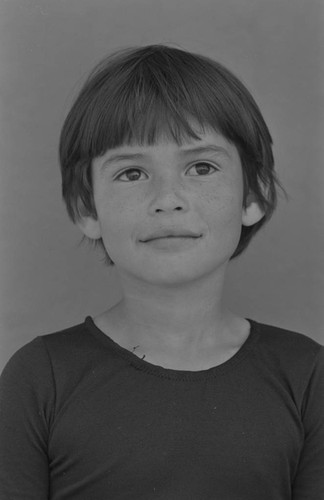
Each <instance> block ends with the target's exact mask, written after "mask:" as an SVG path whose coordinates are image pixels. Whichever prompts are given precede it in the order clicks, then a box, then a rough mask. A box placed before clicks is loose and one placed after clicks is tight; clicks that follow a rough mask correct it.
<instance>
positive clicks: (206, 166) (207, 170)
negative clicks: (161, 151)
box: [187, 161, 219, 177]
mask: <svg viewBox="0 0 324 500" xmlns="http://www.w3.org/2000/svg"><path fill="white" fill-rule="evenodd" d="M194 169H195V170H196V173H193V174H189V175H192V176H195V177H197V176H202V175H211V174H212V173H213V172H216V171H217V170H219V169H218V168H216V167H215V166H214V165H211V164H210V163H207V162H205V161H200V162H197V163H195V164H194V165H192V166H191V167H190V168H189V169H188V171H187V172H189V171H190V170H194Z"/></svg>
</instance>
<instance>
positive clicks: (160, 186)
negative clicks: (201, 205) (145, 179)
mask: <svg viewBox="0 0 324 500" xmlns="http://www.w3.org/2000/svg"><path fill="white" fill-rule="evenodd" d="M153 189H154V194H153V199H152V201H151V203H150V207H149V212H150V214H152V215H154V214H156V213H170V212H175V211H178V212H181V211H183V212H186V211H187V210H188V209H189V204H188V200H187V198H186V196H185V194H184V192H183V187H182V186H181V183H180V182H179V181H177V180H176V179H175V178H174V177H172V178H170V179H160V180H159V181H157V182H156V183H155V186H154V188H153Z"/></svg>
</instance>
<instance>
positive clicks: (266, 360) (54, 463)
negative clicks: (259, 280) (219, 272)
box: [0, 317, 324, 500]
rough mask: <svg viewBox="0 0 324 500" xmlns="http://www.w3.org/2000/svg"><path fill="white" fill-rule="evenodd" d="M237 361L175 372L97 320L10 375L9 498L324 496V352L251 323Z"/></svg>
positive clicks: (39, 341) (33, 348)
mask: <svg viewBox="0 0 324 500" xmlns="http://www.w3.org/2000/svg"><path fill="white" fill-rule="evenodd" d="M249 321H250V324H251V331H250V336H249V337H248V339H247V340H246V342H245V343H244V345H243V346H242V347H241V349H240V350H239V351H238V352H237V353H236V354H235V355H234V356H233V357H232V358H231V359H229V360H228V361H226V362H225V363H223V364H221V365H219V366H216V367H213V368H210V369H208V370H202V371H183V370H182V371H180V370H171V369H166V368H163V367H160V366H156V365H153V364H151V363H148V362H147V361H145V360H142V359H140V358H139V357H137V356H136V355H135V354H133V353H131V352H130V351H128V350H126V349H124V348H122V347H121V346H119V345H118V344H116V343H115V342H114V341H113V340H112V339H110V338H109V337H108V336H107V335H105V334H104V333H103V332H102V331H101V330H99V329H98V328H97V327H96V325H95V324H94V322H93V320H92V319H91V318H90V317H88V318H87V319H86V321H85V322H84V323H83V324H80V325H77V326H74V327H72V328H69V329H66V330H64V331H61V332H58V333H54V334H50V335H44V336H41V337H37V338H36V339H34V340H33V341H32V342H30V343H29V344H27V345H25V346H24V347H23V348H22V349H20V350H19V351H18V352H17V353H16V354H15V355H14V356H13V357H12V358H11V360H10V361H9V363H8V364H7V366H6V367H5V369H4V371H3V374H2V377H1V392H0V394H1V400H0V405H1V406H0V498H1V500H9V499H10V500H18V499H23V500H31V499H33V500H44V499H47V498H49V499H51V500H63V499H68V500H81V499H82V500H109V499H113V500H119V499H123V500H126V499H132V500H135V499H136V500H142V499H143V500H144V499H145V500H154V499H156V500H158V499H159V500H190V499H194V500H209V499H210V500H288V499H289V500H290V499H293V500H321V499H324V353H323V351H324V349H323V348H322V347H321V346H320V345H319V344H318V343H316V342H315V341H313V340H311V339H310V338H308V337H306V336H304V335H301V334H298V333H295V332H290V331H287V330H283V329H279V328H276V327H273V326H267V325H262V324H260V323H257V322H255V321H252V320H249Z"/></svg>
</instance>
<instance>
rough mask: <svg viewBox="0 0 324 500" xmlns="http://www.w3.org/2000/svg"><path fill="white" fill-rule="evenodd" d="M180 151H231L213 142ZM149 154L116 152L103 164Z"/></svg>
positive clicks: (182, 153)
mask: <svg viewBox="0 0 324 500" xmlns="http://www.w3.org/2000/svg"><path fill="white" fill-rule="evenodd" d="M179 153H180V155H181V156H189V155H192V154H197V153H218V154H225V155H226V156H228V157H229V152H228V151H227V149H226V148H223V147H221V146H215V145H213V144H210V145H206V146H197V147H195V148H188V149H182V150H180V152H179ZM149 156H150V155H148V154H143V153H124V154H115V155H111V156H109V157H108V158H107V159H106V160H105V161H104V163H103V166H105V167H106V166H108V165H109V164H110V163H117V162H120V161H124V160H145V159H147V158H148V157H149Z"/></svg>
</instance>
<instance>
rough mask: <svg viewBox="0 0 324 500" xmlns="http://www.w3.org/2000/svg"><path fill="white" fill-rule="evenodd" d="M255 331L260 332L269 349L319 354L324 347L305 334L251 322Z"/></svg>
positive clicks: (261, 338)
mask: <svg viewBox="0 0 324 500" xmlns="http://www.w3.org/2000/svg"><path fill="white" fill-rule="evenodd" d="M251 322H252V325H253V327H254V329H255V330H256V331H257V332H258V334H259V336H260V340H261V341H262V342H263V343H264V344H266V345H267V346H268V347H270V346H273V347H276V348H278V347H280V348H281V349H292V350H293V351H294V352H295V351H296V352H298V351H304V349H306V351H307V352H308V351H309V352H313V353H317V352H319V351H320V350H321V348H322V347H323V346H321V344H319V343H318V342H317V341H316V340H314V339H312V338H311V337H310V336H308V335H307V334H305V333H299V332H296V331H293V330H288V329H286V328H281V327H279V326H274V325H268V324H264V323H260V322H257V321H251Z"/></svg>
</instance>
